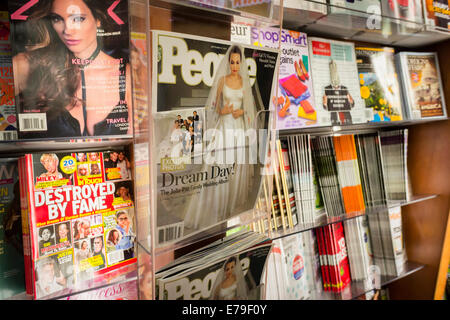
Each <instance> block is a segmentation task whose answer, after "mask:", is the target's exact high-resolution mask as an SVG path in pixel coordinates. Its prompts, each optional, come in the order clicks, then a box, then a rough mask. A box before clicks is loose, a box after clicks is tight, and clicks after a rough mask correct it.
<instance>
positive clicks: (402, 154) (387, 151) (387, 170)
mask: <svg viewBox="0 0 450 320" xmlns="http://www.w3.org/2000/svg"><path fill="white" fill-rule="evenodd" d="M379 135H380V144H381V155H382V160H383V172H384V181H385V186H386V196H387V198H388V200H408V199H409V198H410V196H411V190H410V184H409V179H408V168H407V151H408V129H400V130H391V131H380V133H379Z"/></svg>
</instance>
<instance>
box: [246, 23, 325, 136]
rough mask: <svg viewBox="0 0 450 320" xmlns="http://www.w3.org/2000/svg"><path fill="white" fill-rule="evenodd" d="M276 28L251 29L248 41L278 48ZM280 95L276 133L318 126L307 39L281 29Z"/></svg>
mask: <svg viewBox="0 0 450 320" xmlns="http://www.w3.org/2000/svg"><path fill="white" fill-rule="evenodd" d="M279 40H280V31H279V29H277V28H256V27H255V28H252V30H251V41H252V43H253V44H255V43H258V44H259V45H262V46H264V47H269V48H277V47H278V42H279ZM278 85H279V95H278V97H277V99H276V100H275V104H276V127H277V129H278V130H282V129H295V128H300V127H305V126H314V125H317V124H318V122H317V112H316V104H315V101H314V94H313V87H312V77H311V66H310V59H309V54H308V37H307V35H306V34H305V33H302V32H296V31H291V30H286V29H282V31H281V55H280V68H279V79H278Z"/></svg>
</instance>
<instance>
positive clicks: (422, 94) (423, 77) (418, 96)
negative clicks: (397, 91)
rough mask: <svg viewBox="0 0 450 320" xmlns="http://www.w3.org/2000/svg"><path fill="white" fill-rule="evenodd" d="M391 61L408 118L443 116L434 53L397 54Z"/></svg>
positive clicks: (436, 62)
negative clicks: (392, 61) (393, 63)
mask: <svg viewBox="0 0 450 320" xmlns="http://www.w3.org/2000/svg"><path fill="white" fill-rule="evenodd" d="M395 59H396V63H397V66H398V70H401V71H400V73H401V83H402V87H403V91H402V92H403V100H404V105H405V107H406V112H407V115H408V118H409V119H425V118H432V117H439V118H445V117H447V110H446V106H445V100H444V91H443V87H442V82H441V77H440V69H439V62H438V57H437V54H436V53H435V52H428V53H427V52H400V53H398V54H397V55H396V56H395Z"/></svg>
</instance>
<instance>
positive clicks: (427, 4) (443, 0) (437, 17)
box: [423, 0, 450, 30]
mask: <svg viewBox="0 0 450 320" xmlns="http://www.w3.org/2000/svg"><path fill="white" fill-rule="evenodd" d="M423 7H424V9H423V11H424V16H425V23H426V24H427V25H430V26H433V27H434V28H438V29H446V30H448V29H449V28H450V24H449V22H450V8H449V1H448V0H423Z"/></svg>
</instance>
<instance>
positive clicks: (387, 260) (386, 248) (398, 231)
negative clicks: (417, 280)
mask: <svg viewBox="0 0 450 320" xmlns="http://www.w3.org/2000/svg"><path fill="white" fill-rule="evenodd" d="M367 217H368V221H369V229H370V237H371V242H372V250H373V259H374V263H375V265H377V266H380V272H381V274H382V275H384V276H398V275H400V274H401V273H402V272H403V271H404V264H405V261H406V251H405V248H404V242H403V233H402V215H401V207H393V208H389V209H388V210H383V211H380V212H376V213H373V214H372V213H371V214H369V215H367Z"/></svg>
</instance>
